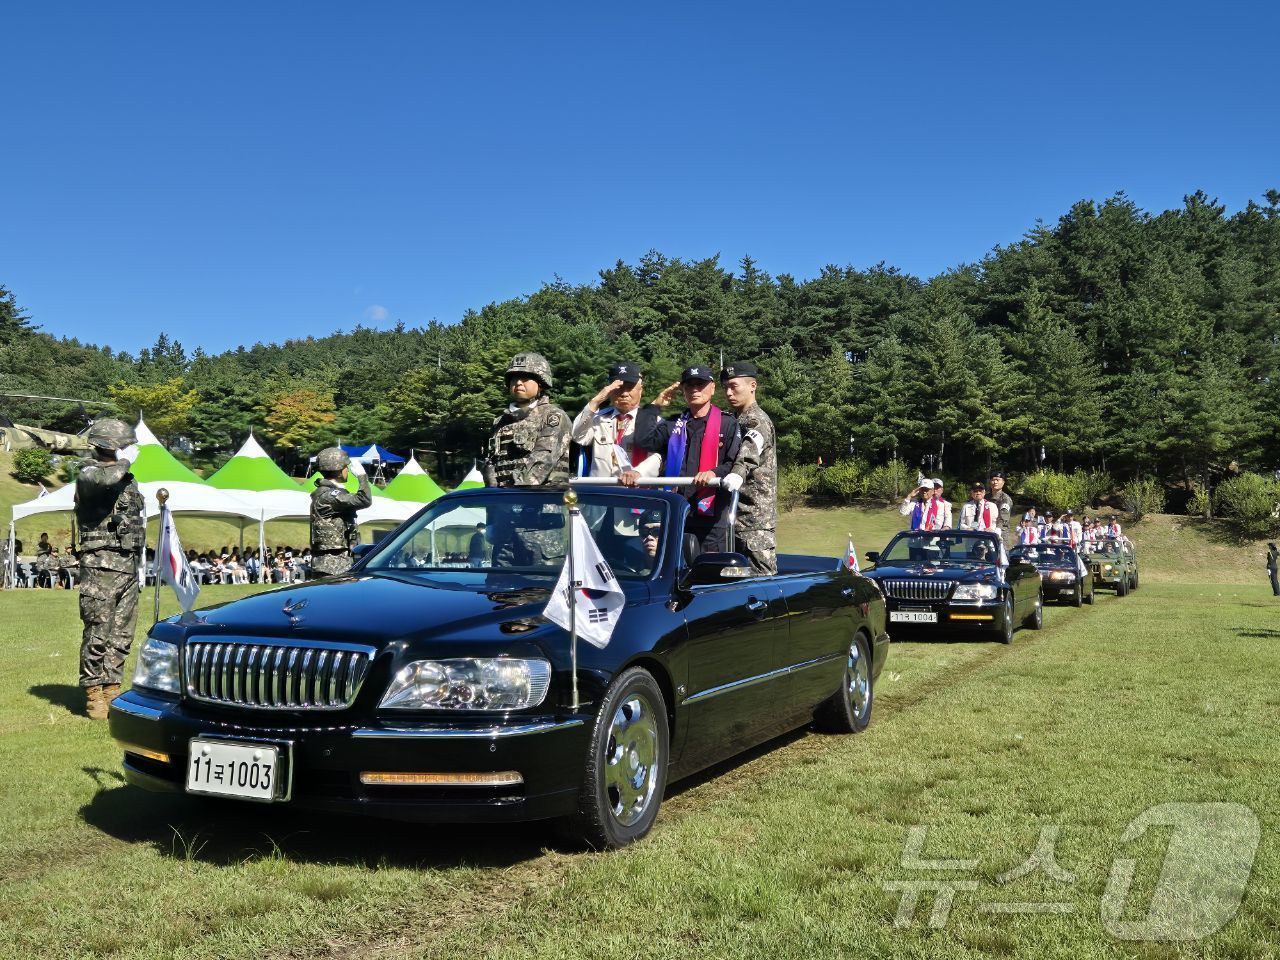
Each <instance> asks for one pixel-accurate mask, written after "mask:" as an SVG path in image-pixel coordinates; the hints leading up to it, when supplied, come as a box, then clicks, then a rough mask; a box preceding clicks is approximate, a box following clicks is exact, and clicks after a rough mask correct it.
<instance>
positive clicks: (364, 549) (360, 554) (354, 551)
mask: <svg viewBox="0 0 1280 960" xmlns="http://www.w3.org/2000/svg"><path fill="white" fill-rule="evenodd" d="M377 545H378V544H377V543H376V542H375V543H357V544H356V545H355V546H354V547H352V548H351V556H352V557H353V558H354V559H356V560H362V559H364V555H365V554H366V553H368V552H369V551H370V550H372V549H373V548H374V547H376V546H377Z"/></svg>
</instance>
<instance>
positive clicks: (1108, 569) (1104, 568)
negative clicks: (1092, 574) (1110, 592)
mask: <svg viewBox="0 0 1280 960" xmlns="http://www.w3.org/2000/svg"><path fill="white" fill-rule="evenodd" d="M1102 572H1103V573H1110V572H1111V564H1109V563H1104V564H1103V565H1102Z"/></svg>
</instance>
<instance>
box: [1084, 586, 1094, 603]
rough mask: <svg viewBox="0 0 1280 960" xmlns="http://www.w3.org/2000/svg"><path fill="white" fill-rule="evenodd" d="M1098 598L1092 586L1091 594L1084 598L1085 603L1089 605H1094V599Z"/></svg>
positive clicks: (1090, 588)
mask: <svg viewBox="0 0 1280 960" xmlns="http://www.w3.org/2000/svg"><path fill="white" fill-rule="evenodd" d="M1081 589H1083V587H1082V588H1081ZM1096 596H1097V594H1096V593H1094V592H1093V587H1092V586H1090V587H1089V593H1088V595H1087V596H1086V597H1085V598H1084V602H1085V603H1087V604H1090V605H1092V604H1093V598H1094V597H1096Z"/></svg>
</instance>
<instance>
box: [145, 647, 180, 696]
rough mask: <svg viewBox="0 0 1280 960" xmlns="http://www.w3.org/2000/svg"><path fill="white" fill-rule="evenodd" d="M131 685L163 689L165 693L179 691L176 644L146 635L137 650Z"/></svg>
mask: <svg viewBox="0 0 1280 960" xmlns="http://www.w3.org/2000/svg"><path fill="white" fill-rule="evenodd" d="M133 685H134V686H135V687H147V688H149V689H151V690H163V691H164V692H165V693H181V692H182V686H181V682H180V680H179V678H178V645H177V644H175V643H169V642H168V641H166V640H155V639H153V638H151V637H148V638H147V642H146V643H144V644H143V645H142V649H141V650H139V651H138V662H137V664H136V665H135V666H134V668H133Z"/></svg>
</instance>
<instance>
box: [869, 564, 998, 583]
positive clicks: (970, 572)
mask: <svg viewBox="0 0 1280 960" xmlns="http://www.w3.org/2000/svg"><path fill="white" fill-rule="evenodd" d="M866 576H868V577H871V578H872V579H873V580H891V579H895V578H898V577H910V578H911V579H922V580H955V581H959V582H960V583H998V582H999V580H1000V570H999V568H998V567H996V565H995V564H988V565H985V566H981V567H978V566H973V567H971V566H968V565H965V566H947V565H946V564H926V563H904V564H898V565H893V566H877V567H876V568H875V569H874V570H870V571H867V573H866Z"/></svg>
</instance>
